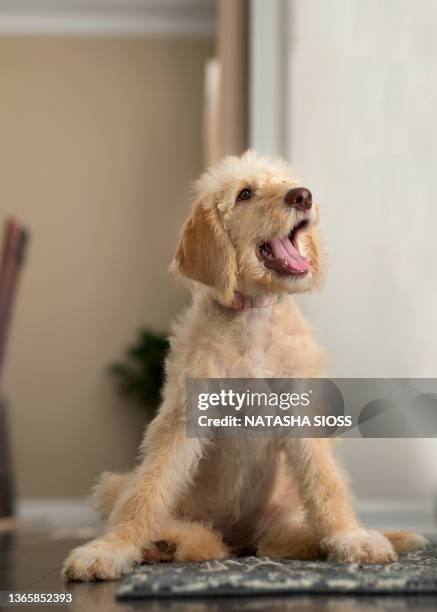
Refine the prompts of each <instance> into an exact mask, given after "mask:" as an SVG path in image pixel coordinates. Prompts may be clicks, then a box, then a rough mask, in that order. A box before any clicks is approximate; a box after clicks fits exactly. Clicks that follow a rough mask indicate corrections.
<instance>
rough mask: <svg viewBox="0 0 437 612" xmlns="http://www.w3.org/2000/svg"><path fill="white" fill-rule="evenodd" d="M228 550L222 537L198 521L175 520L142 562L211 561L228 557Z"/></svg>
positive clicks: (144, 555) (144, 553)
mask: <svg viewBox="0 0 437 612" xmlns="http://www.w3.org/2000/svg"><path fill="white" fill-rule="evenodd" d="M228 556H230V555H229V550H228V548H227V547H226V545H225V544H224V542H223V540H222V538H221V536H220V535H219V534H218V533H217V532H215V531H213V530H212V529H211V528H210V527H208V526H207V525H205V524H203V523H200V522H197V521H184V520H180V519H172V520H171V521H169V523H168V525H167V526H166V527H165V529H163V530H162V532H161V534H160V538H159V540H157V541H155V542H154V543H153V544H152V545H151V546H148V547H147V548H145V549H144V551H143V561H144V562H146V563H156V562H159V561H192V562H195V561H209V560H212V559H224V558H225V557H228Z"/></svg>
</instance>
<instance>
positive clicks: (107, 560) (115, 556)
mask: <svg viewBox="0 0 437 612" xmlns="http://www.w3.org/2000/svg"><path fill="white" fill-rule="evenodd" d="M140 560H141V554H139V553H138V550H137V549H136V548H135V547H134V546H132V545H131V544H128V543H123V544H120V543H118V545H117V544H115V543H114V542H110V541H109V542H108V541H105V540H104V539H103V538H101V539H97V540H92V541H91V542H88V543H87V544H84V545H83V546H79V547H77V548H75V549H74V550H72V551H71V553H70V554H69V556H68V557H67V559H66V560H65V562H64V567H63V570H62V576H63V578H64V579H65V580H77V581H92V580H116V579H117V578H120V577H121V576H123V575H124V574H127V573H129V572H130V571H131V570H132V569H133V567H134V565H135V564H136V563H138V562H139V561H140Z"/></svg>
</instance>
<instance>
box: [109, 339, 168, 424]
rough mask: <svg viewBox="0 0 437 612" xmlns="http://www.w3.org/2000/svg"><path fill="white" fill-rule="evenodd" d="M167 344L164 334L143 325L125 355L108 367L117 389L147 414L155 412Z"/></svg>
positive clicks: (162, 379) (162, 377) (158, 399)
mask: <svg viewBox="0 0 437 612" xmlns="http://www.w3.org/2000/svg"><path fill="white" fill-rule="evenodd" d="M169 346H170V345H169V341H168V337H167V336H166V335H165V334H159V333H156V332H153V331H151V330H149V329H142V330H140V332H139V334H138V336H137V338H136V339H135V340H134V342H133V343H132V344H131V345H130V346H129V347H128V349H127V351H126V353H125V356H124V358H123V359H122V360H121V361H117V362H115V363H113V364H111V365H110V368H109V372H110V374H111V376H112V377H113V378H114V379H115V381H116V384H117V387H118V389H119V390H120V392H121V393H122V394H123V395H124V396H127V397H130V398H132V399H134V400H136V401H137V402H138V403H139V404H141V405H143V406H144V407H145V408H146V410H147V411H148V412H149V413H150V416H152V415H153V414H154V413H155V412H156V408H157V406H158V404H159V401H160V398H161V388H162V385H163V382H164V361H165V358H166V356H167V353H168V350H169Z"/></svg>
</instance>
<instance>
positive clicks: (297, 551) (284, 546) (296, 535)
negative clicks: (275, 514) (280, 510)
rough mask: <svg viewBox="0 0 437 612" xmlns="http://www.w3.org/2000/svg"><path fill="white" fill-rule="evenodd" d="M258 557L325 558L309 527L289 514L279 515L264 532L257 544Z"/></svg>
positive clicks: (318, 539) (311, 559)
mask: <svg viewBox="0 0 437 612" xmlns="http://www.w3.org/2000/svg"><path fill="white" fill-rule="evenodd" d="M257 556H258V557H274V558H279V559H298V560H302V561H314V560H319V559H323V558H325V556H326V555H324V554H323V552H322V550H321V547H320V538H317V536H316V534H315V533H314V531H313V530H312V529H311V527H310V526H309V525H308V524H306V523H305V522H304V521H303V520H296V518H294V517H293V516H291V515H284V516H281V517H279V518H278V519H277V520H276V521H275V523H274V524H272V525H271V527H270V528H269V529H268V530H267V531H266V532H265V533H264V535H263V536H262V537H261V539H260V541H259V542H258V546H257Z"/></svg>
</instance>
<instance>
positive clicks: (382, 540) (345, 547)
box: [286, 438, 397, 563]
mask: <svg viewBox="0 0 437 612" xmlns="http://www.w3.org/2000/svg"><path fill="white" fill-rule="evenodd" d="M286 455H287V459H288V462H289V464H290V466H291V469H292V470H293V474H294V477H295V479H296V482H297V486H298V489H299V494H300V496H301V498H302V502H303V504H304V507H305V510H306V514H307V518H308V521H309V523H310V525H311V526H312V528H313V529H314V532H315V534H316V537H317V538H318V539H319V540H320V546H321V549H322V550H323V551H324V552H325V553H326V555H327V558H328V559H329V560H330V561H338V562H342V563H352V562H355V563H385V562H387V561H394V560H395V559H396V557H397V555H396V553H395V551H394V548H393V546H392V545H391V543H390V541H389V540H388V539H387V538H386V537H385V536H383V535H382V534H381V533H379V532H378V531H373V530H367V529H364V528H363V527H362V526H361V525H360V523H359V522H358V519H357V518H356V515H355V512H354V510H353V508H352V502H351V499H350V496H349V492H348V489H347V486H346V482H345V477H344V476H343V475H342V474H341V472H340V470H339V468H338V467H337V465H336V464H335V461H334V457H333V455H332V452H331V449H330V442H329V440H324V439H314V438H313V439H307V438H305V439H304V438H293V439H289V440H287V442H286Z"/></svg>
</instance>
